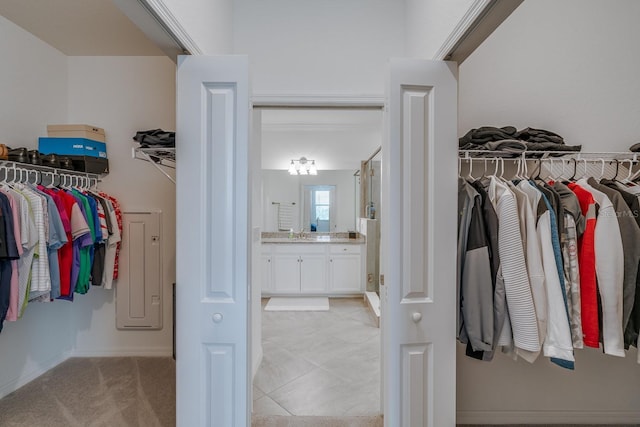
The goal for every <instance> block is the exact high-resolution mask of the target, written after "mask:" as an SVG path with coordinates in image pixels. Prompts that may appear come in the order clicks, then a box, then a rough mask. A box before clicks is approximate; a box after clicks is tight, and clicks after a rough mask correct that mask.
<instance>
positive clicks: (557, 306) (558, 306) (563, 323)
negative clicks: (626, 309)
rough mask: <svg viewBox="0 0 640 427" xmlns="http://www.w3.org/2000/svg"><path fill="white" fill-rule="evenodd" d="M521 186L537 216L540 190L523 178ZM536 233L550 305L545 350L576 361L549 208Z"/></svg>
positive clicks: (551, 354)
mask: <svg viewBox="0 0 640 427" xmlns="http://www.w3.org/2000/svg"><path fill="white" fill-rule="evenodd" d="M518 188H519V189H520V190H522V191H524V192H525V193H526V194H527V195H528V196H529V202H530V203H531V208H532V212H534V213H535V216H536V217H537V215H538V205H539V204H540V203H544V201H542V200H541V199H542V194H541V193H540V191H539V190H538V189H537V188H535V187H534V186H532V185H531V183H529V182H528V181H522V182H520V184H518ZM536 234H537V237H538V244H539V247H540V254H541V256H542V266H543V270H544V284H545V285H544V290H545V292H546V307H547V331H546V337H545V339H544V341H543V346H542V347H543V350H544V355H545V356H546V357H554V358H558V359H562V360H568V361H571V362H573V361H575V357H574V355H573V341H572V340H571V328H570V327H569V319H568V318H567V309H566V308H565V305H564V296H563V295H562V286H561V285H560V277H559V276H558V267H557V265H556V258H555V254H554V251H553V242H552V240H551V213H550V212H549V210H548V209H545V212H544V213H543V214H542V215H541V216H540V218H538V224H537V226H536Z"/></svg>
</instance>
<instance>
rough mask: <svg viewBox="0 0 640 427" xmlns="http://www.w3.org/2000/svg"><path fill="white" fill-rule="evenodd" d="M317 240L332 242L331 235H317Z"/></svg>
mask: <svg viewBox="0 0 640 427" xmlns="http://www.w3.org/2000/svg"><path fill="white" fill-rule="evenodd" d="M316 241H318V242H330V241H331V236H317V237H316Z"/></svg>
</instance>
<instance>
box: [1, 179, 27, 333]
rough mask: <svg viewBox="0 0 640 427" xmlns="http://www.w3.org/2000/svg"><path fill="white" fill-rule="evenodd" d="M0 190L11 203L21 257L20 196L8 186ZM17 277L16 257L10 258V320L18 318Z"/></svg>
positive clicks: (18, 286) (13, 320)
mask: <svg viewBox="0 0 640 427" xmlns="http://www.w3.org/2000/svg"><path fill="white" fill-rule="evenodd" d="M0 191H1V192H2V193H4V194H5V195H6V196H7V197H8V198H9V203H10V205H11V211H12V213H13V234H14V239H15V241H16V249H17V251H18V257H21V256H22V254H23V248H22V235H21V231H22V228H21V224H20V207H21V203H20V197H22V196H20V195H19V194H18V193H16V192H14V191H13V190H10V189H9V188H8V187H5V186H3V187H1V188H0ZM19 292H20V285H19V278H18V259H14V260H11V285H10V293H9V307H8V309H7V316H6V320H8V321H10V322H15V321H16V320H18V314H19V310H18V301H19Z"/></svg>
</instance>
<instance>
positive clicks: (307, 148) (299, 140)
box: [262, 109, 382, 171]
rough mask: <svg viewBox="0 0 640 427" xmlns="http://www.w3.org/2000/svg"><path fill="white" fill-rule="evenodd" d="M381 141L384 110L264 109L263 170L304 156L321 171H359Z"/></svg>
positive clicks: (278, 166) (285, 165)
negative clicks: (361, 163)
mask: <svg viewBox="0 0 640 427" xmlns="http://www.w3.org/2000/svg"><path fill="white" fill-rule="evenodd" d="M381 144H382V111H381V110H371V109H369V110H351V109H348V110H345V109H333V110H332V109H266V110H263V111H262V168H263V169H282V170H286V169H287V168H288V167H289V163H290V162H291V160H292V159H299V158H300V157H303V156H304V157H306V158H307V159H309V160H315V161H316V166H317V167H318V170H320V171H322V170H353V171H355V170H358V169H360V162H361V161H363V160H367V159H368V158H369V157H370V156H371V155H372V154H373V153H374V151H375V150H376V149H377V148H378V147H380V145H381Z"/></svg>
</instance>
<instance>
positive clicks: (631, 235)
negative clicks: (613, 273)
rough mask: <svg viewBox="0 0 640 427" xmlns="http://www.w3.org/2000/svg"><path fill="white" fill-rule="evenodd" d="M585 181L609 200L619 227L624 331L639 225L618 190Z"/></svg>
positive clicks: (639, 257) (639, 256)
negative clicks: (622, 262) (621, 251)
mask: <svg viewBox="0 0 640 427" xmlns="http://www.w3.org/2000/svg"><path fill="white" fill-rule="evenodd" d="M587 182H588V183H589V184H590V185H591V186H592V187H593V188H595V189H596V190H598V191H601V192H603V193H604V194H605V195H606V196H607V197H608V198H609V200H611V203H612V204H613V208H614V209H615V211H616V219H617V220H618V226H619V227H620V236H621V237H622V248H623V253H624V281H623V285H622V330H623V331H624V330H625V329H626V328H627V324H628V323H629V317H630V316H631V310H632V309H633V303H634V301H635V297H636V280H637V278H638V263H639V262H640V227H638V223H637V222H636V220H635V218H634V217H633V212H631V209H629V206H628V205H627V203H626V202H625V201H624V199H623V198H622V195H620V192H618V191H616V190H614V189H612V188H610V187H607V186H606V185H602V184H600V183H598V182H596V180H595V179H593V178H589V179H588V180H587ZM629 344H631V343H630V342H629V343H626V345H625V348H629Z"/></svg>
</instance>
